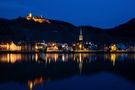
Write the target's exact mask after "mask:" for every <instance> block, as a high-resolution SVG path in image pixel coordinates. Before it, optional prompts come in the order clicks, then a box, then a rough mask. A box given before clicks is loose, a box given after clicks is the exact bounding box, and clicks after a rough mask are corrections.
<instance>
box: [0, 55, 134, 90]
mask: <svg viewBox="0 0 135 90" xmlns="http://www.w3.org/2000/svg"><path fill="white" fill-rule="evenodd" d="M28 61H29V62H30V63H28V64H27V62H28ZM121 61H122V63H119V62H121ZM123 61H126V62H130V61H135V54H118V53H117V54H116V53H111V54H89V53H74V54H58V53H54V54H52V53H50V54H49V53H48V54H43V53H41V54H0V68H3V69H4V70H1V72H2V74H1V75H0V82H1V78H2V80H3V78H4V81H10V80H11V81H18V79H19V80H20V79H22V80H20V81H24V82H27V85H28V88H29V89H30V90H32V89H33V88H34V87H35V86H36V85H42V84H43V83H45V81H46V82H47V80H49V79H50V78H51V79H52V80H55V79H59V78H65V77H69V76H72V75H74V74H77V75H82V74H87V73H88V74H91V73H95V72H99V71H111V72H115V73H117V74H119V75H122V76H123V77H126V78H128V79H130V78H131V80H134V81H135V79H134V78H133V77H132V76H133V75H135V74H133V72H132V68H134V67H133V66H134V64H135V63H133V64H132V63H130V64H128V67H125V65H124V64H125V63H123ZM22 62H26V63H23V64H21V63H22ZM3 64H4V65H3ZM126 65H127V64H126ZM9 66H10V67H9ZM24 66H25V67H24ZM116 69H118V70H116ZM6 70H8V72H5V71H6ZM115 70H116V71H115ZM123 71H124V72H123ZM12 72H13V73H12ZM127 73H129V74H128V75H127ZM131 73H132V74H131ZM9 74H10V76H8V75H9ZM15 74H17V75H15ZM23 74H24V76H25V77H24V76H22V75H23ZM16 76H17V77H16ZM7 77H10V78H8V79H7ZM22 77H23V78H22ZM16 78H17V79H16Z"/></svg>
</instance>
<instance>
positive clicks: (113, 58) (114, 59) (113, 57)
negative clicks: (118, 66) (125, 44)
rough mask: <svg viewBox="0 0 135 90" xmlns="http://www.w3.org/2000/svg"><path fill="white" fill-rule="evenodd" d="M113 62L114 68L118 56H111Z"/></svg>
mask: <svg viewBox="0 0 135 90" xmlns="http://www.w3.org/2000/svg"><path fill="white" fill-rule="evenodd" d="M111 61H112V62H113V66H115V61H116V54H111Z"/></svg>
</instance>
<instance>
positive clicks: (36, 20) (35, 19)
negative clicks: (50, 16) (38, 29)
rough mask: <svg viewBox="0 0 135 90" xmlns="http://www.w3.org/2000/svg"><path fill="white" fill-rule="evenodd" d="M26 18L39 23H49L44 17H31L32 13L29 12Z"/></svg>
mask: <svg viewBox="0 0 135 90" xmlns="http://www.w3.org/2000/svg"><path fill="white" fill-rule="evenodd" d="M26 19H27V20H29V21H30V20H33V21H35V22H39V23H45V22H46V23H49V24H50V23H51V22H50V21H49V20H46V19H44V18H43V17H42V16H40V17H33V16H32V13H31V12H30V13H29V14H28V15H27V16H26Z"/></svg>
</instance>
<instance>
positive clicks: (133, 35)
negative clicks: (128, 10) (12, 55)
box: [0, 18, 135, 43]
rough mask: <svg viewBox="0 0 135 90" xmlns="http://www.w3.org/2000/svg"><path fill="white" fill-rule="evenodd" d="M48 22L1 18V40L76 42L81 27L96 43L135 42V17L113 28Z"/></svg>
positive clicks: (86, 36)
mask: <svg viewBox="0 0 135 90" xmlns="http://www.w3.org/2000/svg"><path fill="white" fill-rule="evenodd" d="M49 21H50V22H51V24H48V23H37V22H34V21H27V20H26V19H25V18H18V19H13V20H7V19H0V40H45V41H56V42H74V41H77V40H78V36H79V32H80V31H79V29H80V28H82V29H83V35H84V40H85V41H92V42H95V43H111V42H134V40H135V19H132V20H130V21H128V22H127V23H125V24H122V25H119V26H117V27H114V28H112V29H105V30H104V29H100V28H96V27H92V26H79V27H77V26H74V25H72V24H70V23H67V22H63V21H57V20H49Z"/></svg>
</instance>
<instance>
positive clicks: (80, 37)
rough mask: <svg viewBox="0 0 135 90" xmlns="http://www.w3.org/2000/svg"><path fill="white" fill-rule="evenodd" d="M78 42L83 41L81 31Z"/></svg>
mask: <svg viewBox="0 0 135 90" xmlns="http://www.w3.org/2000/svg"><path fill="white" fill-rule="evenodd" d="M79 41H80V42H82V41H83V35H82V29H80V35H79Z"/></svg>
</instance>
